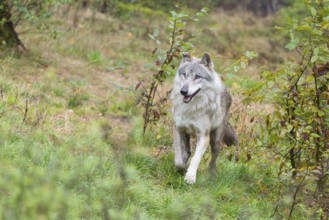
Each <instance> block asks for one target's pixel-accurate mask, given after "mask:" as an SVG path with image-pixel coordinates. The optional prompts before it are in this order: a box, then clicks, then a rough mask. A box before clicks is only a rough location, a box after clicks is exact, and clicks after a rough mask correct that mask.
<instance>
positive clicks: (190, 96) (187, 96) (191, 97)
mask: <svg viewBox="0 0 329 220" xmlns="http://www.w3.org/2000/svg"><path fill="white" fill-rule="evenodd" d="M200 90H201V89H198V90H197V91H196V92H195V93H193V94H192V95H184V98H183V101H184V102H185V103H189V102H190V101H191V100H192V99H193V97H194V96H195V95H196V94H198V92H199V91H200Z"/></svg>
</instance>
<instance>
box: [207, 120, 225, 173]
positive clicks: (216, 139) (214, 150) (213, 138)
mask: <svg viewBox="0 0 329 220" xmlns="http://www.w3.org/2000/svg"><path fill="white" fill-rule="evenodd" d="M222 139H223V128H222V126H221V127H219V128H217V129H215V130H213V131H211V132H210V147H211V160H210V163H209V168H210V170H213V171H216V170H217V165H216V160H217V157H218V155H219V152H220V150H221V144H222V143H221V142H222Z"/></svg>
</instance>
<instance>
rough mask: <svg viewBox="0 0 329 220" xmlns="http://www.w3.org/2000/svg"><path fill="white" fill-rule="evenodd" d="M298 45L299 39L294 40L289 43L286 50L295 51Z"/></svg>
mask: <svg viewBox="0 0 329 220" xmlns="http://www.w3.org/2000/svg"><path fill="white" fill-rule="evenodd" d="M298 43H299V39H298V38H295V39H292V40H291V41H290V42H289V44H287V45H286V48H287V49H288V50H294V49H295V48H296V47H297V45H298Z"/></svg>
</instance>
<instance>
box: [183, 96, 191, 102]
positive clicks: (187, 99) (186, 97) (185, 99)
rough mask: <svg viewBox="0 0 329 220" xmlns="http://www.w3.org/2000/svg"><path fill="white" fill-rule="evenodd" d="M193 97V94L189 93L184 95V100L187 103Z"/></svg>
mask: <svg viewBox="0 0 329 220" xmlns="http://www.w3.org/2000/svg"><path fill="white" fill-rule="evenodd" d="M191 98H192V96H191V95H187V96H184V99H183V101H184V102H185V103H188V102H190V101H191Z"/></svg>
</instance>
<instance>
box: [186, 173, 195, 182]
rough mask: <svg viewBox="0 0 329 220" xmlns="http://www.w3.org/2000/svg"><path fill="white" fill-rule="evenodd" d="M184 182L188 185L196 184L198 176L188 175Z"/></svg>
mask: <svg viewBox="0 0 329 220" xmlns="http://www.w3.org/2000/svg"><path fill="white" fill-rule="evenodd" d="M184 180H185V182H186V183H187V184H190V185H193V184H195V182H196V175H190V174H186V176H185V178H184Z"/></svg>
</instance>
